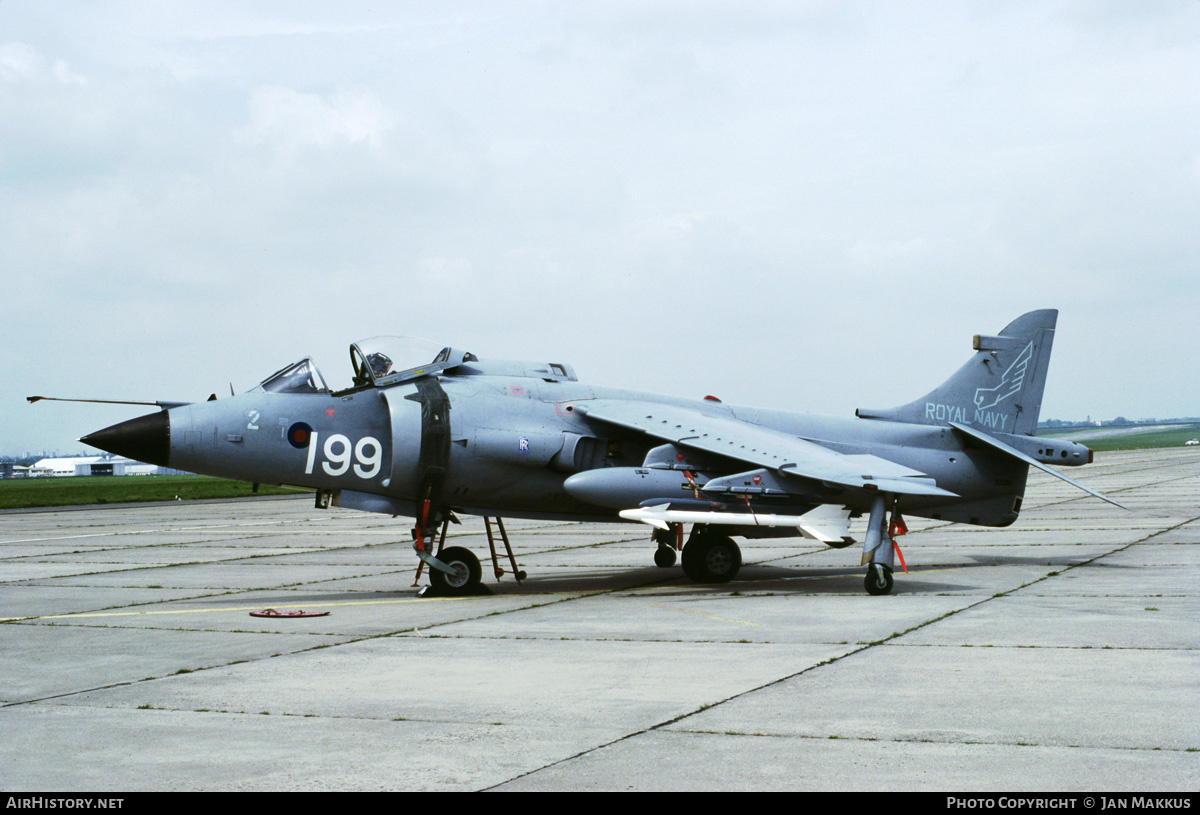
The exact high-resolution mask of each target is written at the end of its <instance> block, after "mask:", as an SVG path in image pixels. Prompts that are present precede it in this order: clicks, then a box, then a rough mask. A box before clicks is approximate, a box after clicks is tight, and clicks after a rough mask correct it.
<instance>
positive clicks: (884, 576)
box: [863, 563, 892, 597]
mask: <svg viewBox="0 0 1200 815" xmlns="http://www.w3.org/2000/svg"><path fill="white" fill-rule="evenodd" d="M863 587H864V588H865V589H866V590H867V594H871V595H874V596H876V597H878V596H880V595H883V594H891V593H892V570H891V569H889V568H888V567H887V566H885V565H884V564H882V563H872V564H871V565H870V566H868V567H867V576H866V577H865V578H864V579H863Z"/></svg>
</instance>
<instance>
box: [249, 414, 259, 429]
mask: <svg viewBox="0 0 1200 815" xmlns="http://www.w3.org/2000/svg"><path fill="white" fill-rule="evenodd" d="M246 415H247V416H249V417H250V421H249V422H248V423H247V424H246V429H247V430H258V424H256V423H257V422H258V416H259V413H258V411H257V410H252V411H250V412H249V413H247V414H246Z"/></svg>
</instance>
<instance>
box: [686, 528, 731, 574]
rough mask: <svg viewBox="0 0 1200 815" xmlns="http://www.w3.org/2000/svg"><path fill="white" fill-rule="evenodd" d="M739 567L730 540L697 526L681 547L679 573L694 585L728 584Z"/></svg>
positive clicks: (727, 537)
mask: <svg viewBox="0 0 1200 815" xmlns="http://www.w3.org/2000/svg"><path fill="white" fill-rule="evenodd" d="M741 568H742V550H741V549H739V548H738V545H737V544H736V543H734V542H733V538H730V537H729V536H728V535H722V534H721V533H719V532H715V531H713V530H710V529H709V528H708V527H706V526H701V525H697V526H694V527H693V528H692V534H691V536H690V537H689V538H688V542H687V544H686V545H685V546H684V547H683V573H684V574H686V575H687V576H688V577H690V578H691V579H692V580H694V581H696V582H697V583H728V582H729V581H730V580H733V578H735V577H737V573H738V571H739V570H740V569H741Z"/></svg>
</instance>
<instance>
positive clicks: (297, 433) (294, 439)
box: [287, 422, 312, 450]
mask: <svg viewBox="0 0 1200 815" xmlns="http://www.w3.org/2000/svg"><path fill="white" fill-rule="evenodd" d="M311 439H312V427H310V426H309V425H308V424H306V423H304V422H296V423H295V424H294V425H292V426H291V427H289V428H288V432H287V440H288V444H290V445H292V447H295V448H296V449H297V450H303V449H304V448H305V447H308V442H309V441H310V440H311Z"/></svg>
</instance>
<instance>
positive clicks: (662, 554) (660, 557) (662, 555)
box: [654, 546, 676, 569]
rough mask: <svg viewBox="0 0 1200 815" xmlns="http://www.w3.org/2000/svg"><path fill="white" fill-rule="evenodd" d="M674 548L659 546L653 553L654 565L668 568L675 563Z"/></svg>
mask: <svg viewBox="0 0 1200 815" xmlns="http://www.w3.org/2000/svg"><path fill="white" fill-rule="evenodd" d="M675 559H676V555H675V549H674V548H673V547H670V546H660V547H658V550H657V551H655V553H654V565H655V566H658V567H659V568H661V569H668V568H670V567H671V566H674V565H675Z"/></svg>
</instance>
